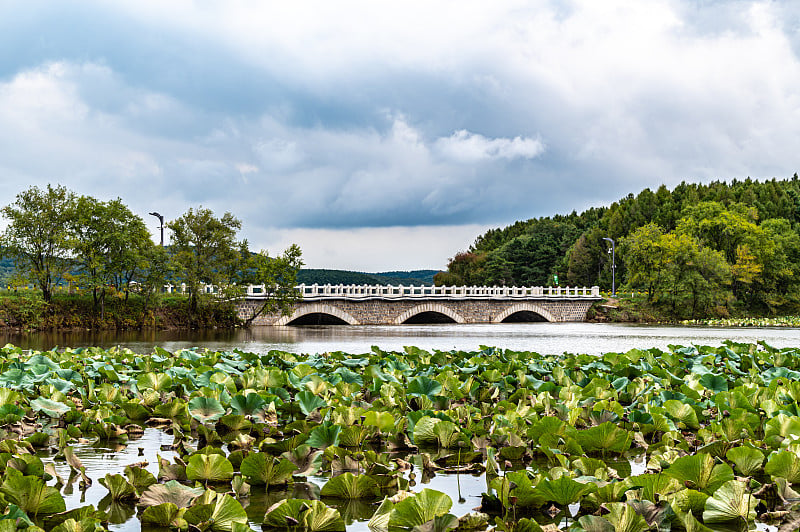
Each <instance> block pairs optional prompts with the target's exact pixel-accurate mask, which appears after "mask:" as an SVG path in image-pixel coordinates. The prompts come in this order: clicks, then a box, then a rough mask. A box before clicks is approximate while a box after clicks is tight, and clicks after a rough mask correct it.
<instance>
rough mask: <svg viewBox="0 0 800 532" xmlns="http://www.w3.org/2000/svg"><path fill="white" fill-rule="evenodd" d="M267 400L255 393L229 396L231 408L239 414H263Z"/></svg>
mask: <svg viewBox="0 0 800 532" xmlns="http://www.w3.org/2000/svg"><path fill="white" fill-rule="evenodd" d="M266 406H267V401H266V400H265V399H264V398H263V397H261V396H260V395H258V394H257V393H248V394H247V395H246V396H244V395H234V396H233V397H232V398H231V409H233V411H234V412H235V413H237V414H239V415H240V416H256V417H258V416H260V415H262V414H263V410H264V408H265V407H266Z"/></svg>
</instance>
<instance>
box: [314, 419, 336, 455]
mask: <svg viewBox="0 0 800 532" xmlns="http://www.w3.org/2000/svg"><path fill="white" fill-rule="evenodd" d="M341 430H342V427H341V426H340V425H336V424H333V423H331V422H329V421H326V422H325V423H323V424H321V425H319V426H317V427H314V429H313V430H312V431H311V434H310V435H309V437H308V439H307V440H306V444H308V445H310V446H311V447H314V448H317V449H325V448H327V447H330V446H331V445H338V443H339V433H340V432H341Z"/></svg>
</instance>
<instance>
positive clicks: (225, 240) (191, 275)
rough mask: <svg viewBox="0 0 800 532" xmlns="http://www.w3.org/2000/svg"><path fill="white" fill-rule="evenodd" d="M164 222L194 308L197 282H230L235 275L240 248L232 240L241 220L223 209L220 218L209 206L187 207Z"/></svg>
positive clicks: (220, 284) (223, 284)
mask: <svg viewBox="0 0 800 532" xmlns="http://www.w3.org/2000/svg"><path fill="white" fill-rule="evenodd" d="M166 226H167V227H168V228H169V229H170V230H171V231H172V238H171V241H172V246H171V249H172V253H173V259H174V261H175V265H176V270H177V275H178V276H179V278H180V279H181V280H182V281H183V282H184V283H186V286H187V288H188V290H189V293H190V297H191V310H192V312H195V311H196V310H197V305H198V298H199V297H200V295H201V293H202V291H201V284H202V283H205V284H213V285H216V286H220V287H226V286H229V285H232V284H233V283H234V282H235V281H236V279H237V275H238V271H239V266H240V263H241V260H242V248H243V247H245V246H246V243H244V242H242V243H239V242H237V241H236V232H237V231H238V230H239V229H241V227H242V222H241V221H239V220H238V219H237V218H236V217H234V216H233V215H232V214H231V213H229V212H226V213H225V214H223V215H222V217H221V218H217V217H216V216H214V213H213V212H212V211H211V210H210V209H204V208H202V207H199V208H198V209H197V210H196V211H195V210H194V209H191V208H190V209H189V210H188V211H187V212H186V213H184V214H183V215H182V216H180V217H178V218H177V219H175V220H172V221H170V222H169V223H167V224H166Z"/></svg>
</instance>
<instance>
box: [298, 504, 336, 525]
mask: <svg viewBox="0 0 800 532" xmlns="http://www.w3.org/2000/svg"><path fill="white" fill-rule="evenodd" d="M310 504H311V508H309V509H308V510H307V511H306V512H305V514H304V515H303V521H302V522H303V525H304V529H305V530H306V531H308V532H344V530H345V525H344V520H343V519H342V516H341V514H340V513H339V511H338V510H335V509H333V508H328V507H327V506H326V505H325V503H323V502H322V501H310Z"/></svg>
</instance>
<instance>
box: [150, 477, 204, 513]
mask: <svg viewBox="0 0 800 532" xmlns="http://www.w3.org/2000/svg"><path fill="white" fill-rule="evenodd" d="M204 492H205V490H204V489H202V488H189V487H187V486H184V485H183V484H181V483H180V482H178V481H176V480H170V481H169V482H166V483H164V484H153V485H152V486H149V487H148V488H147V489H146V490H145V491H144V492H143V493H142V496H141V497H140V498H139V504H140V505H142V506H148V507H152V506H159V505H161V504H166V503H169V504H172V505H174V506H175V507H177V508H186V507H188V506H189V505H190V504H191V503H192V501H193V500H195V499H196V498H197V497H199V496H200V495H202V494H203V493H204Z"/></svg>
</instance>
